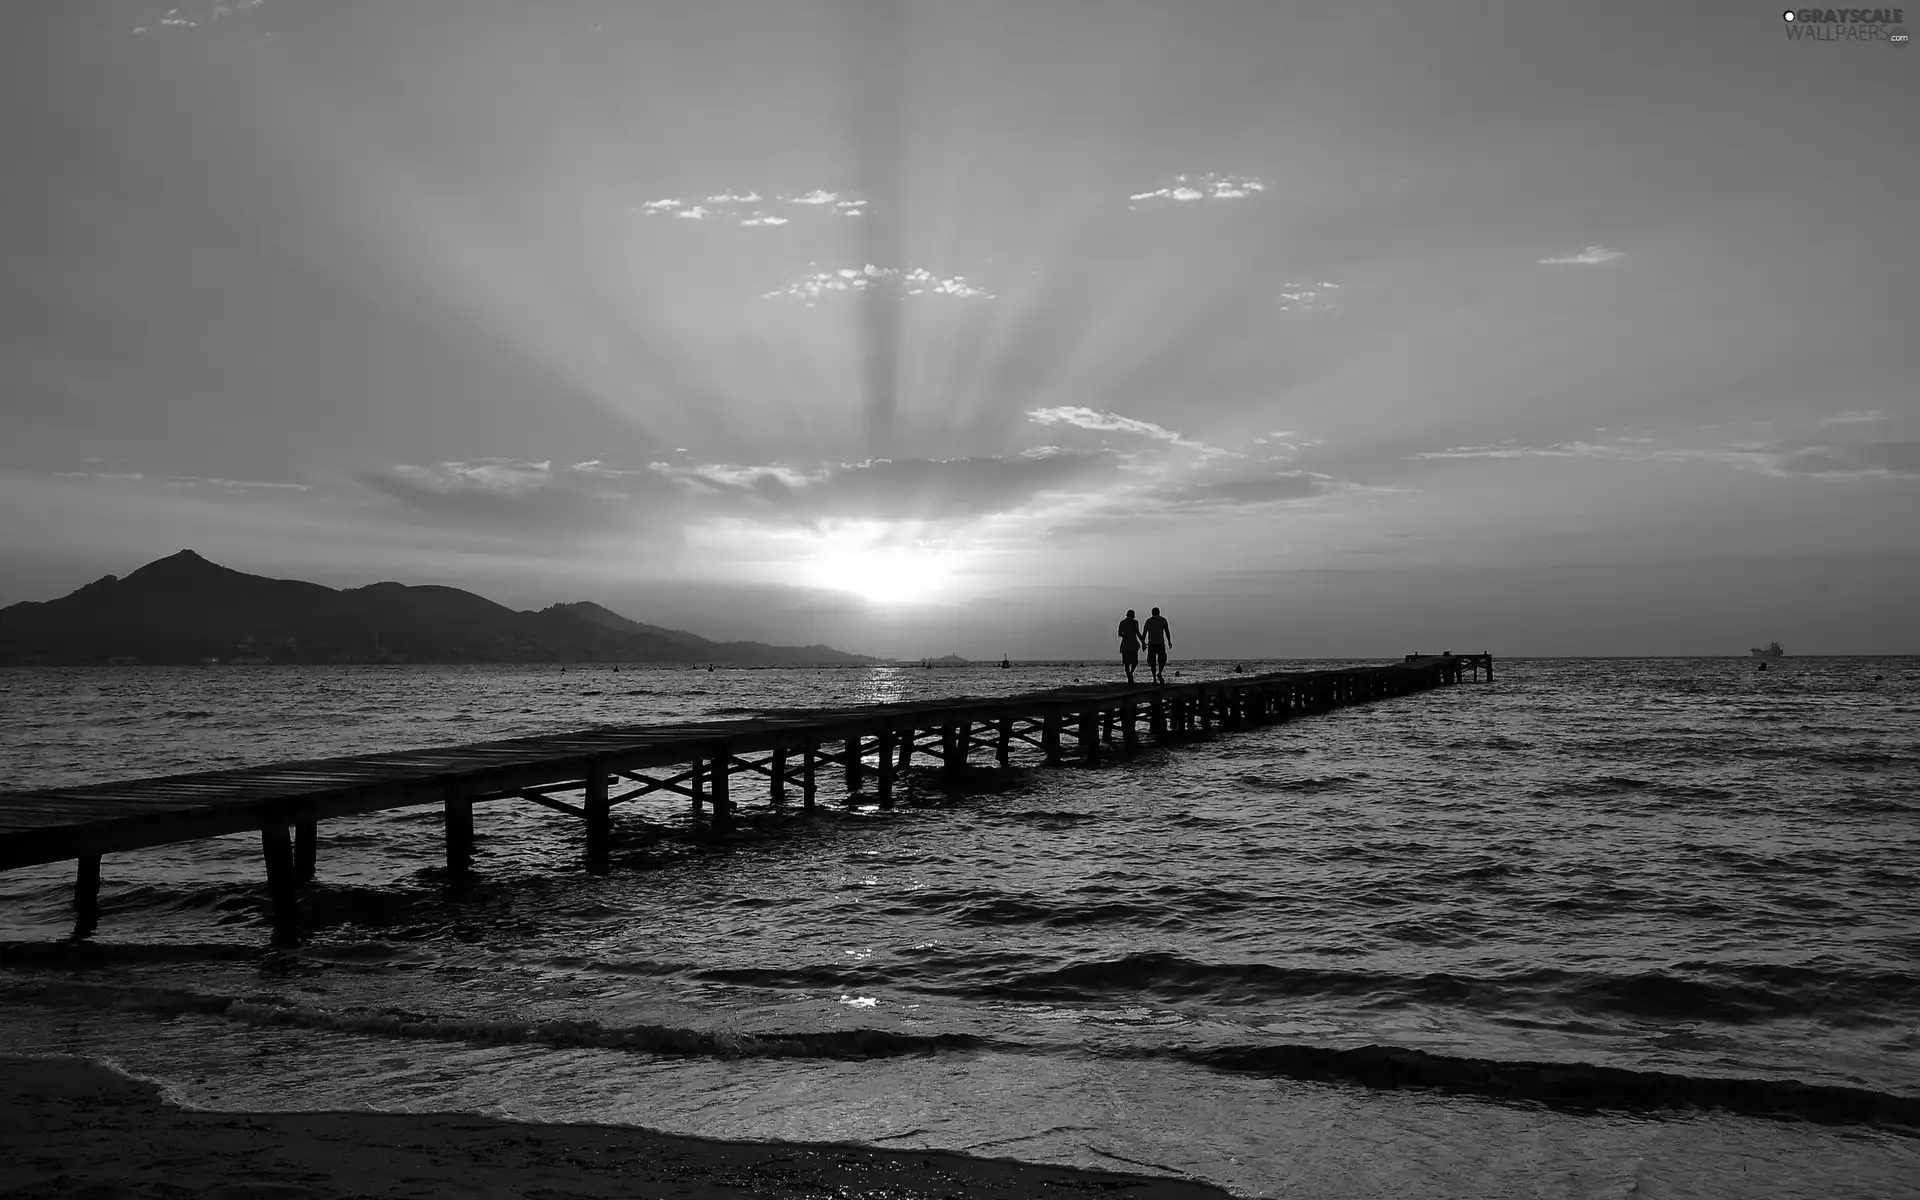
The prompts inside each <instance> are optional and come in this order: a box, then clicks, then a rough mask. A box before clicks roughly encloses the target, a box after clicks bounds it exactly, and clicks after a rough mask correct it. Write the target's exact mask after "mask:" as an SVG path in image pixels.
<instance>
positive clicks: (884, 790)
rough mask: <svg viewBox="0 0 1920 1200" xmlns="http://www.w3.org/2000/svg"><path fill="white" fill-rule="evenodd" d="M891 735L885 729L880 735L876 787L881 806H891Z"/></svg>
mask: <svg viewBox="0 0 1920 1200" xmlns="http://www.w3.org/2000/svg"><path fill="white" fill-rule="evenodd" d="M893 736H894V735H893V731H892V730H887V731H885V732H883V733H881V735H880V778H879V782H878V789H879V792H880V807H881V808H892V807H893V769H894V762H895V759H894V750H893Z"/></svg>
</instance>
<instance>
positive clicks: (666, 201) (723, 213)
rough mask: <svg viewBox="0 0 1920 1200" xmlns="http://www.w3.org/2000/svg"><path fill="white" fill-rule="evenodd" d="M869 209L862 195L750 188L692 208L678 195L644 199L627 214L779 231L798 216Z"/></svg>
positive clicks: (857, 213)
mask: <svg viewBox="0 0 1920 1200" xmlns="http://www.w3.org/2000/svg"><path fill="white" fill-rule="evenodd" d="M782 209H784V213H783V212H782V211H781V210H782ZM866 209H867V201H866V200H865V199H864V198H862V197H860V196H854V195H843V194H842V193H840V192H830V191H827V190H826V189H825V188H815V189H814V190H813V191H810V192H800V193H798V194H788V193H786V192H780V193H777V194H775V195H773V196H770V197H769V196H763V195H761V194H760V193H759V192H757V191H753V190H751V189H749V190H748V191H744V192H737V191H733V190H731V189H722V190H720V191H717V192H714V193H713V194H712V195H710V196H708V197H706V199H705V201H704V202H701V203H697V204H693V205H691V206H689V205H688V204H687V202H686V201H684V200H682V199H680V198H679V197H677V196H662V197H660V198H658V199H655V200H642V201H641V202H640V203H638V204H636V205H633V206H631V207H630V208H629V209H628V211H629V212H636V213H639V214H640V215H641V216H643V217H658V216H675V217H685V218H688V219H690V220H695V221H699V220H704V219H706V218H708V217H713V218H715V219H716V223H724V222H728V221H731V222H733V223H734V224H736V225H744V226H747V227H750V228H752V227H763V228H764V227H775V228H777V227H779V226H781V225H785V224H788V223H789V222H791V221H792V220H793V218H794V217H795V216H806V215H808V214H813V215H816V216H840V217H858V216H861V215H863V214H864V213H865V212H866Z"/></svg>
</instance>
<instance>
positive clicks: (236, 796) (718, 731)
mask: <svg viewBox="0 0 1920 1200" xmlns="http://www.w3.org/2000/svg"><path fill="white" fill-rule="evenodd" d="M1482 665H1484V666H1485V668H1486V669H1487V672H1488V676H1489V677H1491V675H1492V660H1491V656H1487V655H1463V656H1453V657H1451V658H1448V659H1433V658H1426V659H1421V660H1418V661H1414V660H1409V661H1407V662H1404V663H1392V664H1388V665H1385V666H1379V667H1356V668H1344V669H1338V670H1326V671H1306V672H1277V673H1273V674H1267V675H1248V676H1234V677H1230V678H1226V679H1214V680H1206V681H1203V682H1196V683H1175V684H1157V685H1156V684H1140V685H1136V686H1131V687H1130V686H1127V685H1125V684H1116V685H1111V686H1109V685H1078V686H1073V687H1062V688H1055V689H1052V690H1049V691H1040V692H1029V693H1025V694H1022V695H1017V696H1006V697H999V698H986V697H961V698H956V699H950V700H919V701H905V702H900V703H894V704H876V705H867V706H861V707H853V708H847V707H841V708H822V709H805V710H780V711H777V712H770V713H768V714H767V715H765V716H762V717H757V718H754V717H749V718H741V719H738V720H724V721H712V720H704V721H691V722H684V723H678V724H668V725H632V726H612V727H606V728H599V729H588V730H576V731H569V732H565V733H555V734H549V735H533V736H527V737H516V738H505V739H501V740H498V741H491V742H480V743H475V744H471V745H463V746H437V747H424V748H420V749H411V750H396V751H391V752H388V753H382V754H360V755H352V756H347V757H341V758H333V759H316V760H311V761H304V762H288V763H275V764H271V765H266V766H258V767H240V768H234V769H231V770H221V771H198V772H192V773H189V774H183V775H168V776H161V777H157V778H152V779H135V780H119V781H115V782H111V783H102V784H92V785H86V786H80V787H65V788H46V789H40V790H36V791H28V792H13V793H0V870H7V869H11V868H15V867H24V866H29V865H33V864H37V863H48V862H60V861H65V860H68V859H80V860H86V859H89V858H94V857H97V856H99V855H101V854H103V853H112V852H119V851H125V850H134V849H140V848H144V847H149V846H159V845H166V844H169V843H173V842H182V841H192V840H196V839H199V838H205V837H214V836H218V835H221V834H227V833H239V832H245V831H249V830H272V829H282V830H284V829H285V828H286V827H287V826H288V825H292V824H298V823H305V822H314V821H319V820H323V819H326V818H330V817H339V816H348V815H354V814H359V813H368V812H378V811H382V810H386V809H394V808H406V807H410V806H415V805H424V804H438V803H441V802H443V801H448V800H450V799H454V798H455V797H456V794H457V795H458V797H460V798H463V799H482V800H486V799H502V798H513V797H516V796H519V795H520V793H522V792H523V791H524V790H526V789H530V788H538V787H542V786H545V787H548V788H551V787H552V786H553V785H554V784H556V783H560V782H566V781H575V785H576V786H583V785H584V782H585V781H584V780H583V779H582V777H583V776H589V775H593V774H598V775H599V776H600V777H602V778H604V777H605V775H606V774H607V773H609V772H614V771H635V770H643V769H647V768H657V767H665V766H672V765H678V764H686V763H691V762H693V761H694V760H696V759H708V760H711V759H714V758H717V757H725V758H727V759H728V760H729V761H731V760H732V759H736V758H738V757H739V756H741V755H744V754H748V753H764V752H772V753H776V754H778V753H786V754H791V755H798V754H799V753H800V752H802V750H803V749H804V748H806V747H809V746H814V747H818V746H820V745H822V744H823V743H843V742H846V741H847V740H849V739H854V738H860V739H865V742H864V744H863V750H865V751H866V752H868V753H872V752H873V751H875V750H877V748H878V747H877V745H876V744H875V742H876V741H877V739H878V738H880V736H881V735H883V734H884V735H911V734H914V733H922V734H924V733H925V732H927V731H930V730H934V729H938V728H941V727H944V726H951V725H959V724H961V723H965V722H970V723H973V724H974V725H975V726H978V725H981V724H985V723H989V722H995V721H1000V720H1003V719H1008V718H1011V719H1013V720H1015V721H1041V720H1045V719H1047V718H1050V717H1062V718H1069V719H1066V720H1063V721H1062V722H1060V724H1061V726H1062V727H1063V735H1062V741H1063V742H1064V741H1067V740H1071V739H1072V738H1074V737H1075V736H1077V735H1078V734H1079V732H1080V731H1081V730H1082V729H1084V728H1085V727H1086V726H1085V721H1086V720H1091V721H1094V722H1095V724H1096V725H1099V724H1101V723H1102V722H1101V721H1100V718H1101V716H1102V714H1105V713H1109V712H1114V711H1117V710H1120V709H1122V708H1124V707H1127V706H1128V705H1129V704H1131V705H1132V706H1134V709H1135V711H1137V712H1138V713H1139V715H1140V716H1142V717H1145V716H1146V714H1147V711H1148V708H1149V706H1151V705H1153V703H1154V702H1155V701H1160V702H1161V703H1162V704H1166V703H1168V702H1172V701H1176V700H1182V699H1193V698H1205V699H1208V700H1209V701H1212V702H1218V701H1221V700H1222V699H1227V700H1231V699H1233V698H1236V697H1248V696H1260V695H1265V694H1270V693H1273V692H1276V691H1286V690H1288V689H1291V690H1292V693H1293V694H1310V690H1311V689H1312V688H1314V687H1315V686H1316V685H1331V686H1333V687H1336V688H1351V687H1353V686H1354V685H1355V684H1356V682H1357V681H1369V682H1368V683H1367V686H1368V687H1370V688H1371V689H1372V690H1371V691H1369V692H1367V694H1364V695H1362V694H1357V693H1355V694H1348V693H1346V692H1337V693H1334V692H1330V693H1328V694H1329V695H1335V696H1336V697H1338V696H1345V698H1334V699H1331V700H1329V701H1328V703H1330V704H1344V703H1352V702H1355V701H1357V700H1364V699H1372V698H1379V697H1383V696H1387V695H1398V694H1401V693H1403V692H1409V691H1416V690H1424V689H1425V688H1428V687H1432V686H1435V685H1436V684H1439V683H1451V682H1455V681H1457V680H1458V679H1459V678H1460V676H1461V674H1462V673H1463V671H1464V670H1465V669H1466V668H1469V667H1472V668H1475V669H1477V668H1478V667H1480V666H1482ZM1305 711H1312V710H1311V709H1308V710H1305ZM1076 715H1077V716H1079V717H1081V718H1084V720H1082V721H1076V720H1074V719H1071V718H1073V717H1074V716H1076ZM1015 740H1016V741H1023V740H1025V739H1021V738H1016V739H1015ZM974 744H978V743H977V742H975V743H970V744H969V747H968V748H971V745H974ZM1129 744H1131V742H1130V743H1129ZM922 752H923V753H924V752H928V748H927V747H922ZM934 752H935V753H936V754H937V751H934ZM1096 757H1097V754H1096V753H1090V754H1088V755H1087V758H1088V760H1089V761H1092V760H1093V759H1094V758H1096ZM810 767H811V760H810V761H809V768H810ZM729 769H730V770H737V769H738V767H730V768H729ZM848 769H849V771H852V770H853V766H852V765H849V767H848ZM708 770H709V778H711V775H712V768H711V764H709V768H708ZM788 770H789V773H788V775H787V779H788V781H789V782H790V783H797V780H798V774H797V771H795V770H794V769H793V768H791V767H790V768H789V769H788ZM809 778H810V776H809ZM889 779H890V776H889Z"/></svg>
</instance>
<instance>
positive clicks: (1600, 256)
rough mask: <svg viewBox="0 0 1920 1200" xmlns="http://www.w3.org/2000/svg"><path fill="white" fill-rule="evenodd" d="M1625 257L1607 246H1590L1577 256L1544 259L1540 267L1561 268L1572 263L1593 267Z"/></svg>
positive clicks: (1569, 255) (1568, 255)
mask: <svg viewBox="0 0 1920 1200" xmlns="http://www.w3.org/2000/svg"><path fill="white" fill-rule="evenodd" d="M1624 257H1626V256H1625V255H1624V254H1622V253H1621V252H1620V251H1618V250H1609V249H1607V248H1606V247H1605V246H1588V247H1587V248H1586V249H1585V250H1582V251H1580V252H1578V253H1577V254H1567V255H1562V256H1561V257H1559V258H1543V259H1541V260H1540V265H1541V266H1543V267H1550V266H1559V265H1562V264H1569V263H1571V264H1578V265H1580V266H1587V267H1592V266H1598V265H1600V264H1601V263H1610V262H1612V261H1613V260H1614V259H1616V258H1624Z"/></svg>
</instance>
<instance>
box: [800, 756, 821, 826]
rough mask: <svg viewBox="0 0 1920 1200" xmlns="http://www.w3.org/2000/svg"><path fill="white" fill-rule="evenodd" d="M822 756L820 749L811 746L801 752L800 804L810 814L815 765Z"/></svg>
mask: <svg viewBox="0 0 1920 1200" xmlns="http://www.w3.org/2000/svg"><path fill="white" fill-rule="evenodd" d="M819 754H820V747H818V746H814V745H809V746H807V747H806V748H805V749H803V750H801V751H800V804H801V807H803V808H805V809H806V810H807V811H808V812H812V811H813V793H814V787H815V785H814V781H813V764H814V762H815V760H816V759H817V758H818V756H819Z"/></svg>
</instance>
